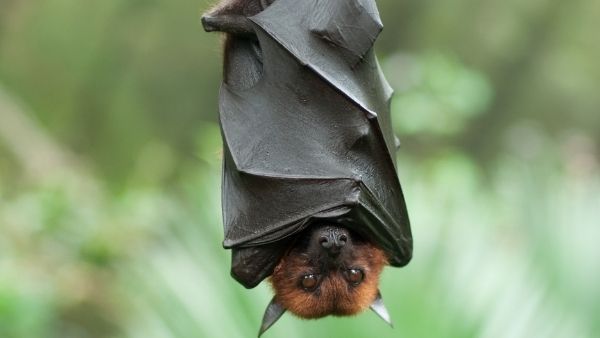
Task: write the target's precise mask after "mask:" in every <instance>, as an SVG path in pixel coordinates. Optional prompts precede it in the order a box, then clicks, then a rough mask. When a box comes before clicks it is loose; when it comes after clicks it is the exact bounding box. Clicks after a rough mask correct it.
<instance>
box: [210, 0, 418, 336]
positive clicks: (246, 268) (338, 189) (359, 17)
mask: <svg viewBox="0 0 600 338" xmlns="http://www.w3.org/2000/svg"><path fill="white" fill-rule="evenodd" d="M202 23H203V25H204V28H205V30H207V31H222V32H226V33H227V35H228V36H227V39H226V44H225V55H224V80H223V85H222V87H221V96H220V107H219V109H220V122H221V128H222V133H223V140H224V142H223V143H224V165H223V216H224V223H225V241H224V246H225V247H226V248H231V249H232V276H233V277H234V278H235V279H236V280H238V281H239V282H240V283H242V284H243V285H244V286H246V287H249V288H251V287H254V286H256V285H257V284H258V283H260V282H261V281H262V280H263V279H265V278H266V277H268V276H272V277H271V280H270V281H271V284H272V285H273V288H274V290H275V297H274V300H273V301H272V302H271V304H270V306H269V308H268V309H267V313H266V315H265V322H264V323H263V324H264V325H263V329H266V328H267V327H268V326H269V325H270V324H272V323H273V322H274V320H276V319H277V318H278V317H279V316H280V315H281V314H282V313H283V311H285V310H290V312H292V313H294V314H296V315H298V316H300V317H304V318H319V317H323V316H326V315H352V314H355V313H357V312H360V311H361V310H363V309H365V308H366V307H368V306H371V308H373V309H375V310H376V312H378V313H379V314H380V315H381V316H382V317H384V318H386V317H387V313H385V311H384V310H382V309H383V303H382V302H381V298H380V297H379V293H378V289H377V283H378V278H379V273H380V272H381V270H382V268H383V266H384V265H385V264H390V265H392V266H403V265H405V264H407V263H408V261H409V260H410V258H411V254H412V236H411V232H410V225H409V222H408V216H407V212H406V206H405V203H404V197H403V196H402V190H401V187H400V183H399V181H398V178H397V176H396V164H395V151H396V146H397V145H396V143H397V141H396V139H395V136H394V135H393V133H392V130H391V121H390V112H389V106H390V100H391V96H392V90H391V88H390V87H389V85H388V84H387V82H386V81H385V78H384V77H383V75H382V73H381V70H380V69H379V65H378V63H377V60H376V58H375V54H374V52H373V48H372V45H373V42H374V41H375V39H376V37H377V35H378V34H379V32H380V31H381V29H382V25H381V22H380V20H379V16H378V13H377V8H376V6H375V3H374V1H373V0H326V1H325V0H276V1H272V0H234V1H233V2H227V3H225V4H223V5H220V6H219V7H217V8H216V9H214V10H213V11H211V12H210V13H208V14H207V15H205V16H204V17H203V19H202ZM326 229H329V230H331V231H333V233H337V234H343V237H344V241H341V239H340V238H338V237H335V236H334V237H331V238H330V237H328V236H329V235H325V234H324V231H325V232H327V231H329V230H326ZM332 229H333V230H332ZM332 236H333V235H332ZM341 242H343V243H344V244H343V245H339V244H340V243H341ZM332 243H333V244H332ZM336 243H337V244H336ZM329 244H331V245H329Z"/></svg>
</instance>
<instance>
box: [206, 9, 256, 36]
mask: <svg viewBox="0 0 600 338" xmlns="http://www.w3.org/2000/svg"><path fill="white" fill-rule="evenodd" d="M200 21H201V22H202V27H203V28H204V30H205V31H207V32H225V33H230V34H235V35H254V27H253V26H252V23H251V22H250V20H248V18H246V17H245V16H243V15H211V14H210V13H209V14H205V15H203V16H202V18H201V19H200Z"/></svg>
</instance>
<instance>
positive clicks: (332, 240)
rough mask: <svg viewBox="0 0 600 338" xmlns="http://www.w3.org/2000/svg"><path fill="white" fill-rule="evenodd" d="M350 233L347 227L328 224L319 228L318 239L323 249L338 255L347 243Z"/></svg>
mask: <svg viewBox="0 0 600 338" xmlns="http://www.w3.org/2000/svg"><path fill="white" fill-rule="evenodd" d="M349 238H350V234H349V233H348V231H347V230H346V229H343V228H339V227H333V226H328V227H325V228H322V229H320V230H319V233H318V236H317V240H318V241H319V245H320V246H321V248H323V250H325V251H327V253H328V254H330V255H333V256H335V255H338V254H339V253H340V251H341V250H342V248H343V247H344V246H345V245H346V243H347V242H348V240H349Z"/></svg>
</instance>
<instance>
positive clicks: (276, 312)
mask: <svg viewBox="0 0 600 338" xmlns="http://www.w3.org/2000/svg"><path fill="white" fill-rule="evenodd" d="M284 312H285V308H284V307H283V306H281V305H280V304H279V303H278V302H277V301H276V300H275V297H273V299H272V300H271V302H270V303H269V305H268V306H267V310H265V315H264V316H263V320H262V324H261V326H260V331H258V337H260V336H261V335H262V334H263V333H265V331H267V330H268V329H269V328H270V327H271V326H272V325H273V324H275V322H276V321H277V320H278V319H279V318H281V316H282V315H283V314H284Z"/></svg>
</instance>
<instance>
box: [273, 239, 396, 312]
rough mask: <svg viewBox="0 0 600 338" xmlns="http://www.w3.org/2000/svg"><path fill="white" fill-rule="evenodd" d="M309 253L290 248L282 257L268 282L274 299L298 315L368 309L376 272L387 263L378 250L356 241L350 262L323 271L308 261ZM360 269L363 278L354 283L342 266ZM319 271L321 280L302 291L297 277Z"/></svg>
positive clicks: (374, 288)
mask: <svg viewBox="0 0 600 338" xmlns="http://www.w3.org/2000/svg"><path fill="white" fill-rule="evenodd" d="M309 255H310V254H307V253H306V252H302V250H301V249H298V248H294V249H292V250H291V251H290V253H289V254H288V255H286V256H284V257H283V258H282V259H281V261H280V262H279V264H278V265H277V267H276V268H275V271H274V273H273V275H272V276H271V279H270V282H271V285H272V287H273V289H274V291H275V297H276V300H277V301H278V302H279V304H281V305H283V307H284V308H286V309H288V310H289V311H290V312H292V313H293V314H295V315H297V316H299V317H301V318H309V319H312V318H321V317H324V316H328V315H334V316H349V315H355V314H357V313H359V312H362V311H363V310H365V309H366V308H368V307H369V306H370V305H371V303H372V302H373V301H374V300H375V297H376V296H377V292H378V284H379V275H380V273H381V271H382V270H383V267H384V266H385V265H387V258H386V256H385V254H384V253H383V251H382V250H380V249H379V248H377V247H375V246H373V245H372V244H370V243H366V242H362V243H356V244H354V245H353V247H352V249H351V261H350V262H347V264H345V265H346V267H340V269H337V270H336V269H333V270H331V271H328V272H325V273H323V271H319V268H318V267H316V266H315V264H313V263H311V259H310V257H309ZM346 268H360V269H362V270H363V271H364V274H365V276H364V280H363V281H362V283H360V284H359V285H357V286H353V285H351V284H350V283H348V282H347V281H346V279H345V278H344V275H343V272H342V271H343V269H346ZM311 273H312V274H321V278H322V279H321V283H320V285H319V286H318V287H317V288H316V289H315V290H314V291H307V290H304V289H303V288H302V287H301V286H300V282H299V281H300V279H301V278H302V276H304V275H306V274H311Z"/></svg>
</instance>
